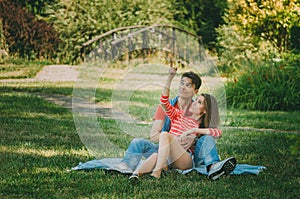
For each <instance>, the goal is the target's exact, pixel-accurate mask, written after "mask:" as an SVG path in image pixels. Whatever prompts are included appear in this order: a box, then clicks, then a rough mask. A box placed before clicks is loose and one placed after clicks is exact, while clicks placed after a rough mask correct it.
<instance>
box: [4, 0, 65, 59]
mask: <svg viewBox="0 0 300 199" xmlns="http://www.w3.org/2000/svg"><path fill="white" fill-rule="evenodd" d="M0 19H2V22H3V31H4V36H5V38H6V43H7V45H8V46H9V52H10V53H12V54H15V55H18V56H20V57H21V58H29V59H33V58H39V59H41V58H45V59H51V58H55V56H56V51H57V49H58V45H59V43H60V40H59V38H58V37H57V33H56V32H55V31H54V29H53V28H52V27H51V26H50V25H48V24H47V23H46V22H45V21H42V20H36V19H35V17H34V15H33V14H31V13H27V12H26V11H25V10H24V9H23V8H22V7H21V6H20V5H18V4H16V3H15V2H12V1H11V0H0Z"/></svg>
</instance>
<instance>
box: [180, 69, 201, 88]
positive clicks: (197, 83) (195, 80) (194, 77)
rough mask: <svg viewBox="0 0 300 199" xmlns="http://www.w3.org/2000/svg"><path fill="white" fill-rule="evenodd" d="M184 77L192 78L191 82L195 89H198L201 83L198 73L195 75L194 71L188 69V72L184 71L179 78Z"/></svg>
mask: <svg viewBox="0 0 300 199" xmlns="http://www.w3.org/2000/svg"><path fill="white" fill-rule="evenodd" d="M184 77H188V78H190V79H191V80H192V84H195V89H199V88H200V86H201V84H202V80H201V78H200V77H199V75H197V74H196V73H194V72H192V71H189V72H185V73H183V74H182V76H181V79H182V78H184Z"/></svg>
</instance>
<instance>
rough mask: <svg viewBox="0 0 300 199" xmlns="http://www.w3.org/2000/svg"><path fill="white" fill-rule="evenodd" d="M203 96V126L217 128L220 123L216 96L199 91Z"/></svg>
mask: <svg viewBox="0 0 300 199" xmlns="http://www.w3.org/2000/svg"><path fill="white" fill-rule="evenodd" d="M201 95H202V96H203V97H204V106H205V110H206V113H205V115H204V118H203V120H202V123H203V124H202V125H204V128H218V127H219V125H220V114H219V108H218V102H217V100H216V98H215V97H214V96H212V95H210V94H206V93H201Z"/></svg>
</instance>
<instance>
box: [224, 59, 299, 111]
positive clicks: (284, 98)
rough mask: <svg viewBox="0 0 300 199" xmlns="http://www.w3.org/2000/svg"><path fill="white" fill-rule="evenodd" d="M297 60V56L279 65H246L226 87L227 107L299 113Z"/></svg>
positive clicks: (277, 63)
mask: <svg viewBox="0 0 300 199" xmlns="http://www.w3.org/2000/svg"><path fill="white" fill-rule="evenodd" d="M299 60H300V55H299V54H298V55H294V54H290V55H287V56H285V58H284V59H283V60H282V61H279V62H266V63H264V64H257V63H256V64H255V63H253V62H249V63H248V65H247V67H245V70H244V71H243V72H242V73H241V74H240V75H238V76H236V77H234V78H233V80H232V81H229V82H228V83H227V85H226V94H227V103H228V105H230V106H232V107H235V108H246V109H255V110H262V111H267V110H282V111H293V110H300V101H299V99H300V86H299V82H300V61H299Z"/></svg>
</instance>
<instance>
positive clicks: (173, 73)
mask: <svg viewBox="0 0 300 199" xmlns="http://www.w3.org/2000/svg"><path fill="white" fill-rule="evenodd" d="M176 72H177V68H173V67H170V68H169V76H170V77H172V78H173V77H175V75H176Z"/></svg>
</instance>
